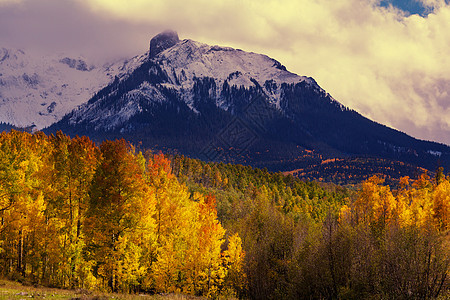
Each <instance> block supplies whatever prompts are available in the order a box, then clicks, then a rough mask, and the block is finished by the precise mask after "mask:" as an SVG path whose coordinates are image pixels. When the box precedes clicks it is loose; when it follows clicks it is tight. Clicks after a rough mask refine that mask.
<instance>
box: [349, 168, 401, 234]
mask: <svg viewBox="0 0 450 300" xmlns="http://www.w3.org/2000/svg"><path fill="white" fill-rule="evenodd" d="M382 183H383V180H382V179H380V178H378V177H376V176H374V177H371V178H370V179H368V180H367V181H365V182H364V183H363V185H362V190H361V192H360V193H359V196H358V199H357V200H356V202H355V209H356V217H357V221H359V222H362V223H367V224H373V225H376V226H377V227H378V228H379V229H383V228H384V227H385V225H386V224H387V223H389V222H390V221H391V220H393V219H396V218H397V216H398V211H397V210H398V205H397V201H396V199H395V198H394V196H393V195H392V193H391V191H390V188H389V186H383V185H381V184H382Z"/></svg>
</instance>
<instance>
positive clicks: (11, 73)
mask: <svg viewBox="0 0 450 300" xmlns="http://www.w3.org/2000/svg"><path fill="white" fill-rule="evenodd" d="M141 60H142V57H136V58H133V59H131V60H130V61H119V62H116V63H111V64H108V65H102V66H96V65H94V64H90V63H89V62H87V61H86V60H85V59H84V58H82V57H76V58H72V57H68V56H65V55H63V54H61V55H52V56H44V55H40V54H36V53H33V52H31V51H25V50H17V49H7V48H0V122H3V123H9V124H12V125H15V126H19V127H30V126H33V127H35V129H42V128H44V127H47V126H49V125H51V124H52V123H54V122H56V121H59V120H60V119H61V118H62V117H63V116H64V115H65V114H67V113H69V112H70V111H72V110H73V109H74V108H75V107H77V106H78V105H80V104H82V103H84V102H86V101H87V100H89V99H90V98H91V97H92V96H93V95H94V94H95V93H96V92H97V91H99V90H100V89H101V88H103V87H104V86H106V85H107V84H109V83H111V82H112V81H113V80H114V78H115V77H116V76H118V77H122V76H124V75H125V74H127V73H128V72H131V71H132V70H133V69H134V68H135V67H136V66H137V65H139V64H140V63H141Z"/></svg>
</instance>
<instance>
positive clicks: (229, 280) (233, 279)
mask: <svg viewBox="0 0 450 300" xmlns="http://www.w3.org/2000/svg"><path fill="white" fill-rule="evenodd" d="M222 257H223V258H222V259H223V264H224V266H225V269H226V270H227V275H226V277H225V280H224V290H225V294H226V295H230V296H233V297H237V296H238V295H237V293H242V292H243V291H244V290H246V289H247V276H246V274H245V272H244V258H245V252H244V250H243V249H242V241H241V238H240V237H239V235H238V234H237V233H235V234H233V235H232V236H230V237H229V238H228V246H227V250H225V251H224V252H223V255H222Z"/></svg>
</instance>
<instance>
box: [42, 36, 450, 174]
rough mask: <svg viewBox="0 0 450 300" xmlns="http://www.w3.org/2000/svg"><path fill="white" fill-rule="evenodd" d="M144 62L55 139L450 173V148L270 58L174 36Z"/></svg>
mask: <svg viewBox="0 0 450 300" xmlns="http://www.w3.org/2000/svg"><path fill="white" fill-rule="evenodd" d="M139 63H140V64H139V65H138V66H136V67H135V69H134V70H133V71H132V72H128V73H125V74H124V75H123V76H120V77H118V78H116V79H115V80H114V82H112V83H111V84H110V85H108V86H106V87H105V88H103V89H102V90H100V91H99V92H97V93H96V94H95V96H94V97H92V98H91V99H90V100H89V101H88V102H87V103H84V104H82V105H81V106H79V107H78V108H77V109H75V110H73V111H72V112H70V113H69V114H67V115H66V116H65V117H64V118H63V119H62V120H61V121H59V122H58V123H56V124H54V125H52V126H51V127H50V128H49V129H48V131H49V132H53V131H55V130H59V129H62V130H63V131H65V132H66V133H68V134H86V135H89V136H91V137H93V138H94V139H98V140H101V139H104V138H116V137H125V138H126V139H128V140H131V141H133V142H135V143H142V145H143V146H144V147H150V148H159V149H172V150H177V151H180V152H182V153H184V154H188V155H190V156H194V157H199V158H203V159H207V160H221V161H233V162H240V163H247V164H252V165H254V166H267V167H269V168H270V169H272V170H282V169H286V168H291V169H292V168H293V165H294V164H295V165H296V166H300V165H302V164H304V165H308V163H309V162H308V160H319V161H320V160H321V159H322V158H327V157H329V158H335V157H355V156H359V157H360V156H364V157H367V156H371V157H380V158H387V159H395V160H400V161H405V162H409V163H414V164H417V165H421V166H424V167H426V168H429V169H433V168H435V167H436V166H437V165H439V164H441V165H444V166H447V165H448V166H450V147H448V146H445V145H441V144H437V143H432V142H425V141H419V140H416V139H414V138H412V137H410V136H408V135H406V134H404V133H401V132H399V131H396V130H394V129H391V128H388V127H386V126H383V125H380V124H377V123H375V122H373V121H371V120H368V119H367V118H364V117H363V116H361V115H360V114H358V113H357V112H355V111H353V110H350V109H348V108H346V107H344V106H343V105H341V104H340V103H339V102H338V101H336V100H335V99H333V98H332V97H331V96H330V95H329V94H328V93H327V92H326V91H324V90H323V89H322V88H321V87H320V86H319V85H318V84H317V83H316V82H315V81H314V79H312V78H309V77H305V76H298V75H296V74H293V73H291V72H289V71H287V70H286V68H285V67H284V66H282V65H281V64H280V63H279V62H278V61H276V60H274V59H272V58H270V57H268V56H265V55H261V54H256V53H250V52H245V51H242V50H238V49H232V48H229V47H220V46H209V45H206V44H203V43H199V42H196V41H192V40H189V39H186V40H179V38H178V35H177V33H176V32H173V31H168V32H164V33H161V34H159V35H157V36H156V37H154V38H153V39H152V40H151V41H150V49H149V51H148V52H147V53H145V54H144V55H143V56H141V57H140V59H139ZM434 153H440V156H439V157H437V156H436V155H434ZM286 166H287V167H286Z"/></svg>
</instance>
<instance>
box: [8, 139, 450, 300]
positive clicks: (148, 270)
mask: <svg viewBox="0 0 450 300" xmlns="http://www.w3.org/2000/svg"><path fill="white" fill-rule="evenodd" d="M0 218H1V223H0V273H1V275H2V276H3V277H5V278H9V279H12V280H18V281H22V282H25V281H26V282H30V283H33V284H40V285H45V286H53V287H61V288H82V289H91V290H101V291H112V292H124V293H149V294H155V293H182V294H188V295H195V296H205V297H211V298H218V297H221V298H244V299H248V298H249V299H430V298H441V299H446V297H450V278H449V270H450V235H449V229H450V225H449V222H450V177H448V176H447V177H446V176H445V174H444V173H443V171H442V170H439V171H438V172H437V173H436V176H433V177H432V178H430V177H429V176H428V175H427V174H426V173H424V174H422V175H421V176H420V177H419V179H417V180H411V179H409V178H408V177H403V178H402V179H401V180H400V182H398V184H396V185H395V186H389V185H387V184H385V183H384V182H383V179H381V178H379V177H375V176H374V177H371V178H370V179H368V180H367V181H365V182H363V183H361V184H359V185H356V186H347V187H343V186H338V185H334V184H331V183H329V184H326V183H317V182H314V181H304V180H300V179H298V178H295V177H293V176H292V175H288V176H285V175H283V174H281V173H271V172H268V171H267V170H265V169H256V168H251V167H246V166H242V165H232V164H224V163H206V162H202V161H200V160H195V159H190V158H187V157H184V156H180V155H164V154H162V153H153V152H151V151H145V150H141V149H139V148H136V147H134V146H133V145H131V144H130V143H128V142H126V141H125V140H116V141H104V142H102V143H101V144H99V145H96V144H95V143H94V142H93V141H91V140H90V139H89V138H87V137H74V138H70V137H69V136H67V135H64V134H63V133H61V132H58V133H56V134H55V135H49V136H47V135H45V134H43V133H42V132H36V133H34V134H30V133H26V132H21V131H15V130H12V131H10V132H8V133H7V132H3V133H1V134H0Z"/></svg>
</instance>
